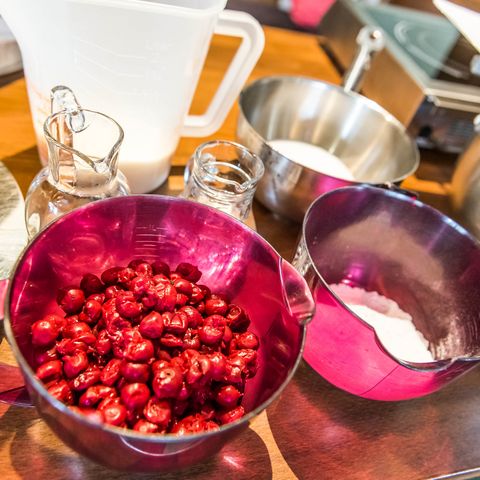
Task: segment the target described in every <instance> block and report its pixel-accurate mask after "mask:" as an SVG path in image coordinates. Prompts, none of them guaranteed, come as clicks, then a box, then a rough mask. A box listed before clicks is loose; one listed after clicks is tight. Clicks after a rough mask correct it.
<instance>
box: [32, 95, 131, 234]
mask: <svg viewBox="0 0 480 480" xmlns="http://www.w3.org/2000/svg"><path fill="white" fill-rule="evenodd" d="M51 101H52V114H51V115H50V116H49V117H48V118H47V120H46V121H45V124H44V135H45V138H46V141H47V147H48V165H47V166H46V167H45V168H43V169H42V170H41V171H40V172H39V173H38V174H37V176H36V177H35V178H34V179H33V181H32V183H31V185H30V187H29V189H28V192H27V197H26V201H25V221H26V225H27V230H28V235H29V237H30V238H32V237H33V236H35V235H36V234H37V233H38V232H39V231H40V230H42V229H43V228H44V227H45V226H46V225H47V224H49V223H50V222H51V221H52V220H54V219H55V218H57V217H59V216H61V215H64V214H65V213H68V212H70V211H71V210H73V209H74V208H77V207H80V206H81V205H84V204H86V203H89V202H92V201H94V200H99V199H103V198H108V197H116V196H119V195H128V194H129V188H128V184H127V181H126V179H125V177H124V175H123V174H122V173H121V172H120V171H119V170H118V168H117V158H118V152H119V149H120V145H121V143H122V140H123V130H122V128H121V127H120V125H119V124H118V123H117V122H116V121H115V120H113V119H112V118H110V117H108V116H107V115H104V114H103V113H99V112H94V111H92V110H86V109H83V108H81V107H80V105H79V104H78V102H77V101H76V99H75V96H74V94H73V92H72V91H71V90H70V89H69V88H67V87H63V86H58V87H55V88H54V89H52V92H51Z"/></svg>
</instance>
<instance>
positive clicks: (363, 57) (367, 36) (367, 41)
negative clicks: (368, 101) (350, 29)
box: [342, 26, 385, 92]
mask: <svg viewBox="0 0 480 480" xmlns="http://www.w3.org/2000/svg"><path fill="white" fill-rule="evenodd" d="M357 44H358V50H357V53H356V54H355V57H354V59H353V62H352V64H351V65H350V68H349V69H348V70H347V72H346V73H345V75H344V77H343V80H342V86H343V89H344V90H345V91H346V92H351V91H353V92H358V90H360V84H361V82H362V80H363V76H364V74H365V72H366V71H367V70H368V69H369V68H370V64H371V61H372V58H373V56H374V55H375V54H376V53H377V52H379V51H380V50H383V48H384V47H385V35H384V33H383V31H382V30H380V29H379V28H376V27H369V26H367V27H363V28H362V29H361V30H360V31H359V32H358V35H357Z"/></svg>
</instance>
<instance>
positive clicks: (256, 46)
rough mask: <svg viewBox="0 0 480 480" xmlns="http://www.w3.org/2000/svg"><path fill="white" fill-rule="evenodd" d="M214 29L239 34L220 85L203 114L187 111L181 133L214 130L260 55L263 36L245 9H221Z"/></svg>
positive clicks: (202, 133) (204, 133) (189, 134)
mask: <svg viewBox="0 0 480 480" xmlns="http://www.w3.org/2000/svg"><path fill="white" fill-rule="evenodd" d="M214 33H216V34H219V35H227V36H233V37H240V38H242V43H241V44H240V47H239V48H238V50H237V52H236V54H235V56H234V58H233V60H232V62H231V64H230V66H229V67H228V69H227V71H226V73H225V76H224V77H223V80H222V82H221V83H220V87H219V88H218V89H217V92H216V93H215V95H214V97H213V99H212V101H211V102H210V105H209V106H208V108H207V111H206V112H205V113H204V114H203V115H188V116H187V117H186V119H185V122H184V126H183V130H182V136H186V137H206V136H208V135H211V134H212V133H214V132H215V131H217V130H218V129H219V128H220V126H221V125H222V123H223V121H224V120H225V117H226V116H227V114H228V112H229V111H230V108H231V106H232V105H233V102H234V101H235V99H236V98H237V96H238V94H239V93H240V90H241V89H242V87H243V85H244V84H245V82H246V80H247V78H248V76H249V75H250V72H251V71H252V70H253V67H254V66H255V64H256V63H257V60H258V58H259V57H260V55H261V53H262V51H263V46H264V44H265V37H264V34H263V30H262V27H261V26H260V24H259V23H258V22H257V21H256V20H255V19H254V18H253V17H252V16H251V15H249V14H248V13H245V12H236V11H231V10H224V11H222V12H220V15H219V18H218V22H217V25H216V27H215V31H214Z"/></svg>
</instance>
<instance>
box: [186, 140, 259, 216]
mask: <svg viewBox="0 0 480 480" xmlns="http://www.w3.org/2000/svg"><path fill="white" fill-rule="evenodd" d="M263 172H264V167H263V163H262V161H261V160H260V158H258V157H257V156H256V155H255V154H253V153H252V152H250V151H249V150H248V149H247V148H245V147H243V146H242V145H239V144H238V143H234V142H230V141H227V140H214V141H210V142H207V143H204V144H202V145H200V146H199V147H198V148H197V149H196V150H195V152H194V154H193V156H192V157H191V158H190V160H189V162H188V164H187V167H186V169H185V188H184V190H183V192H182V193H181V195H180V196H181V197H183V198H187V199H190V200H195V201H197V202H200V203H203V204H205V205H210V206H212V207H215V208H217V209H218V210H221V211H222V212H225V213H228V214H230V215H232V216H233V217H235V218H237V219H238V220H240V221H242V222H246V220H247V218H248V217H249V215H250V211H251V208H252V202H253V196H254V195H255V189H256V187H257V183H258V181H259V180H260V179H261V178H262V175H263Z"/></svg>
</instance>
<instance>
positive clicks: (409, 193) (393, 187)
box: [380, 182, 420, 200]
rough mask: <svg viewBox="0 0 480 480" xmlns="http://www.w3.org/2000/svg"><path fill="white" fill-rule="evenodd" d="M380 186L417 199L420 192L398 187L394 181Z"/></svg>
mask: <svg viewBox="0 0 480 480" xmlns="http://www.w3.org/2000/svg"><path fill="white" fill-rule="evenodd" d="M380 187H381V188H384V189H385V190H390V191H391V192H395V193H400V194H401V195H405V196H407V197H410V198H411V199H412V200H418V199H419V198H420V194H419V193H418V192H414V191H413V190H409V189H407V188H402V187H398V186H397V185H395V184H394V183H390V182H388V183H383V184H382V185H380Z"/></svg>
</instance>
